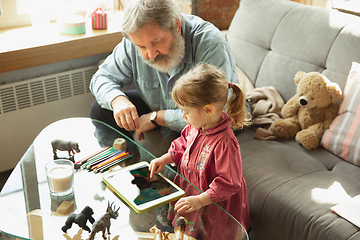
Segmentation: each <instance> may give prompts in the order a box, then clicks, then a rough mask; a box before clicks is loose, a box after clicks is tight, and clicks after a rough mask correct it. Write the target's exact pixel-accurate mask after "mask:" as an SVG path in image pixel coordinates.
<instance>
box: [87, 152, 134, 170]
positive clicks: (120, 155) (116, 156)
mask: <svg viewBox="0 0 360 240" xmlns="http://www.w3.org/2000/svg"><path fill="white" fill-rule="evenodd" d="M125 154H128V153H127V152H120V153H119V154H117V155H115V156H113V157H111V158H109V159H107V160H105V161H103V162H100V163H99V164H96V165H95V166H93V167H92V168H91V170H94V169H96V168H98V167H101V166H103V165H105V164H107V163H110V162H112V161H114V160H116V159H118V158H120V157H122V156H124V155H125Z"/></svg>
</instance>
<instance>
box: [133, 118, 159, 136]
mask: <svg viewBox="0 0 360 240" xmlns="http://www.w3.org/2000/svg"><path fill="white" fill-rule="evenodd" d="M150 114H151V113H148V114H144V115H142V116H141V117H140V121H139V122H140V127H138V128H136V136H137V138H138V139H139V141H141V140H144V139H145V137H144V132H147V131H150V130H152V129H154V128H155V127H156V126H155V125H154V124H153V123H152V122H151V121H150Z"/></svg>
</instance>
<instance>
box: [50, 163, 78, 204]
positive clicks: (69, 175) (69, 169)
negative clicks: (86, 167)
mask: <svg viewBox="0 0 360 240" xmlns="http://www.w3.org/2000/svg"><path fill="white" fill-rule="evenodd" d="M45 172H46V177H47V182H48V185H49V190H50V197H51V198H52V199H66V198H71V197H73V196H74V164H73V163H72V162H71V161H70V160H66V159H59V160H54V161H51V162H48V163H47V164H46V165H45Z"/></svg>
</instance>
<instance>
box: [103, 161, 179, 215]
mask: <svg viewBox="0 0 360 240" xmlns="http://www.w3.org/2000/svg"><path fill="white" fill-rule="evenodd" d="M149 176H150V171H149V165H148V163H147V162H140V163H137V164H134V165H131V166H128V167H125V168H123V169H120V170H118V171H115V172H112V173H107V174H104V176H103V179H104V181H105V182H106V183H107V184H108V185H109V186H110V187H111V188H112V189H113V190H114V191H115V192H116V193H118V195H119V196H120V197H121V198H122V199H124V200H125V201H126V202H127V203H129V204H130V205H131V207H133V208H134V209H135V210H136V211H143V210H147V209H149V208H151V207H154V206H157V205H161V204H164V203H167V202H170V201H173V200H175V199H177V198H179V197H181V196H183V194H184V191H183V190H182V189H180V188H179V187H178V186H176V185H175V184H174V183H173V182H171V181H170V180H169V179H167V178H165V177H164V176H163V175H161V174H154V177H153V178H150V177H149Z"/></svg>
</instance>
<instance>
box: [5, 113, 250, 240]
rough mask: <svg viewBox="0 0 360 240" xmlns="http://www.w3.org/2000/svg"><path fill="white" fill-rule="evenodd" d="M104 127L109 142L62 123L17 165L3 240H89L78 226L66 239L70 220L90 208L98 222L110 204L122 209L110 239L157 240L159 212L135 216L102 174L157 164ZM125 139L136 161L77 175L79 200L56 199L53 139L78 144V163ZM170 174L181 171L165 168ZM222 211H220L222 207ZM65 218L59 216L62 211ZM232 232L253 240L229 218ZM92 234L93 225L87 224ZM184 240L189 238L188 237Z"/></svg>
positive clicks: (76, 124) (86, 122)
mask: <svg viewBox="0 0 360 240" xmlns="http://www.w3.org/2000/svg"><path fill="white" fill-rule="evenodd" d="M96 124H100V125H101V129H103V131H107V132H108V133H109V134H107V138H106V139H101V141H99V140H98V139H97V138H96V137H95V136H94V132H95V127H94V124H93V122H92V120H91V119H89V118H69V119H64V120H60V121H58V122H55V123H53V124H50V125H49V126H47V127H46V128H45V129H44V130H43V131H42V132H41V133H40V134H39V135H38V136H37V137H36V139H35V140H34V142H33V143H32V145H31V146H30V147H29V149H28V150H27V152H26V153H25V154H24V156H23V157H22V159H21V160H20V162H19V163H18V164H17V166H16V167H15V169H14V170H13V172H12V174H11V175H10V177H9V179H8V180H7V182H6V183H5V185H4V187H3V189H2V191H1V193H0V238H1V239H3V238H4V239H35V240H38V239H39V240H42V239H44V240H47V239H51V240H54V239H73V240H75V239H79V240H80V239H84V240H85V239H88V238H89V236H90V234H89V232H88V231H85V230H84V229H82V228H80V227H79V226H78V225H77V224H75V223H74V224H73V225H72V226H71V228H70V229H68V230H67V232H66V233H64V232H63V231H62V229H61V228H62V227H63V226H64V224H65V222H66V220H67V218H68V214H69V213H70V212H72V213H76V214H77V213H80V212H81V211H82V210H83V209H84V208H85V207H86V206H89V207H91V208H92V210H93V212H94V213H93V215H92V217H93V218H94V219H95V220H97V219H99V218H100V217H101V216H102V215H103V214H105V212H106V209H107V207H108V204H109V203H113V208H116V209H118V208H119V207H120V209H119V211H118V213H119V215H118V217H117V218H116V219H111V227H110V233H111V234H110V235H106V239H108V240H115V239H127V240H132V239H154V235H155V234H154V233H151V232H150V228H152V227H153V226H154V225H157V226H162V225H161V224H159V222H158V219H157V218H156V215H157V212H159V211H158V210H159V208H163V207H164V206H161V207H159V208H158V209H156V208H154V209H151V210H149V211H146V212H143V213H137V212H135V211H134V210H132V208H131V207H129V206H128V205H127V204H126V203H125V202H124V201H122V200H121V198H120V197H119V196H117V194H115V193H114V192H112V191H111V190H110V189H109V188H108V187H107V186H106V184H105V183H104V182H103V180H102V174H105V173H107V172H109V171H115V170H117V169H121V168H123V167H125V166H129V165H132V164H134V163H137V162H139V161H143V160H146V161H150V160H151V159H153V158H155V156H154V155H152V154H151V153H150V152H149V151H147V150H146V149H143V148H142V147H141V146H139V145H138V144H136V143H135V142H134V141H132V140H131V139H129V138H127V137H126V136H123V135H122V134H121V133H120V132H118V131H116V130H115V129H113V128H112V127H110V126H107V125H106V124H102V123H101V122H96ZM117 138H124V139H126V143H127V144H126V145H127V149H126V151H127V152H128V153H129V154H130V155H131V157H129V158H127V159H126V160H124V161H122V162H121V163H118V164H117V165H115V166H112V167H111V168H109V169H108V170H106V171H104V172H103V173H95V172H94V171H89V170H87V169H84V168H80V169H78V170H76V172H75V174H74V196H73V197H72V198H70V199H62V200H54V199H51V197H50V193H49V188H48V185H47V181H46V176H45V170H44V167H45V164H46V163H47V162H49V161H53V155H54V154H53V150H52V146H51V141H52V140H54V139H63V140H71V141H75V142H78V143H79V148H80V152H79V153H76V154H75V155H74V161H75V162H78V161H79V160H81V159H84V158H86V157H88V156H90V155H91V154H93V153H95V152H97V151H99V150H100V149H102V148H104V147H105V145H108V146H113V143H114V141H115V139H117ZM57 155H58V157H60V158H61V157H68V152H67V151H58V152H57ZM166 168H167V169H165V170H166V171H167V172H168V173H173V174H174V175H175V174H176V171H175V170H174V169H173V168H172V167H170V166H166ZM64 200H65V201H67V203H71V207H70V208H67V209H62V208H59V206H60V205H61V204H62V203H63V201H64ZM218 207H220V206H218ZM61 209H62V210H65V212H60V213H59V211H60V210H61ZM224 214H226V215H227V216H228V221H227V223H226V225H227V226H231V227H230V228H229V229H231V230H229V231H231V235H232V236H234V240H243V239H244V240H245V239H248V236H247V233H246V231H245V229H244V228H243V227H242V226H241V224H240V223H239V222H238V221H237V220H236V219H235V218H233V217H232V216H231V215H230V214H228V213H227V212H225V211H224ZM86 225H87V226H88V227H89V228H90V229H91V226H92V224H91V223H90V222H89V221H87V224H86ZM159 228H160V230H161V231H163V232H165V231H168V232H170V235H169V240H172V239H176V238H175V234H174V233H173V232H174V229H173V227H172V226H168V227H159ZM95 239H103V237H102V232H101V231H100V232H98V233H97V234H96V235H95ZM185 239H194V238H190V237H189V238H188V237H187V236H185V238H184V240H185Z"/></svg>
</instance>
